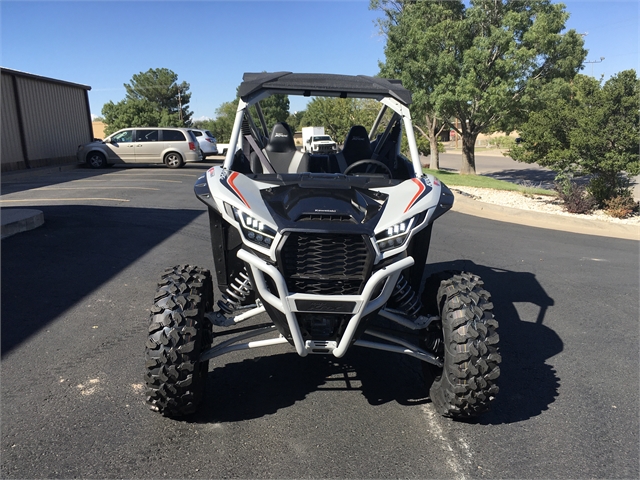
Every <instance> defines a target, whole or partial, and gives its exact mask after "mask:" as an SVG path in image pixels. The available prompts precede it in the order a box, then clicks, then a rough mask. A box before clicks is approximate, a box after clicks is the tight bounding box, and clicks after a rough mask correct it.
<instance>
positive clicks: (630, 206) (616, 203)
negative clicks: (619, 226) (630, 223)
mask: <svg viewBox="0 0 640 480" xmlns="http://www.w3.org/2000/svg"><path fill="white" fill-rule="evenodd" d="M639 208H640V203H638V202H636V201H635V200H634V199H633V198H632V197H631V195H618V196H616V197H613V198H610V199H608V200H605V202H604V211H605V212H607V214H609V215H611V216H612V217H615V218H627V217H628V216H629V215H631V214H632V213H633V212H637V211H638V209H639Z"/></svg>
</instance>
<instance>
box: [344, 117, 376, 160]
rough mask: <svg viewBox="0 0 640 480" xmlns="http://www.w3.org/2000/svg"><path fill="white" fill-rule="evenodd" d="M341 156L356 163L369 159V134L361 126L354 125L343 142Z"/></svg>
mask: <svg viewBox="0 0 640 480" xmlns="http://www.w3.org/2000/svg"><path fill="white" fill-rule="evenodd" d="M342 154H343V155H344V157H345V158H346V159H347V160H351V161H357V160H362V159H363V158H371V142H369V134H368V133H367V130H366V129H365V128H364V127H363V126H362V125H354V126H353V127H351V130H349V133H347V138H345V140H344V147H343V148H342Z"/></svg>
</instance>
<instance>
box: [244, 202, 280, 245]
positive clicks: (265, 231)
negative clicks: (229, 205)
mask: <svg viewBox="0 0 640 480" xmlns="http://www.w3.org/2000/svg"><path fill="white" fill-rule="evenodd" d="M233 214H234V215H235V217H236V220H238V222H240V228H241V229H242V235H243V236H244V238H246V239H247V240H249V241H250V242H252V243H255V244H257V245H260V246H261V247H264V248H270V247H271V244H272V243H273V239H274V238H275V237H276V233H277V232H276V231H275V230H274V229H273V228H271V227H270V226H269V225H267V224H265V223H264V222H263V221H262V220H258V219H257V218H254V217H252V216H251V215H249V214H247V213H244V212H241V211H240V210H238V209H237V208H235V207H233Z"/></svg>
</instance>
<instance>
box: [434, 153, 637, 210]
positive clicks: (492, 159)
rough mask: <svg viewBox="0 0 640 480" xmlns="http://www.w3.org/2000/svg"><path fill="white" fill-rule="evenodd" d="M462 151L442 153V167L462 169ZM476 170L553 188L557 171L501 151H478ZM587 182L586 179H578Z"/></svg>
mask: <svg viewBox="0 0 640 480" xmlns="http://www.w3.org/2000/svg"><path fill="white" fill-rule="evenodd" d="M461 163H462V153H461V152H453V151H449V152H447V153H441V154H440V168H442V169H448V170H456V171H458V170H460V166H461ZM476 172H477V173H478V174H479V175H488V176H491V177H493V178H497V179H499V180H505V181H507V182H512V183H519V184H524V185H527V186H535V187H542V188H546V189H548V190H553V187H554V179H555V175H556V174H555V172H553V171H552V170H549V169H547V168H544V167H540V166H538V165H536V164H528V163H522V162H516V161H515V160H513V159H511V158H510V157H505V156H504V155H502V154H501V153H499V152H492V151H479V152H476ZM576 181H579V182H581V183H586V179H580V178H578V179H576ZM631 187H632V189H633V196H634V198H635V199H636V200H637V201H640V175H638V176H636V177H632V178H631Z"/></svg>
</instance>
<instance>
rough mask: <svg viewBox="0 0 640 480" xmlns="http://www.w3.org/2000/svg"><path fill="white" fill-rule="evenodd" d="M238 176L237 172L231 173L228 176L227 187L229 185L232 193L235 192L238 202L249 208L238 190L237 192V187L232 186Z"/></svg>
mask: <svg viewBox="0 0 640 480" xmlns="http://www.w3.org/2000/svg"><path fill="white" fill-rule="evenodd" d="M238 175H240V174H239V173H238V172H233V173H232V174H231V175H229V185H231V188H233V191H234V192H236V194H237V195H238V196H239V197H240V200H242V202H243V203H244V204H245V205H246V206H247V207H248V208H251V207H250V206H249V204H248V203H247V200H246V199H245V198H244V197H243V196H242V194H241V193H240V190H238V187H236V186H235V185H234V184H233V181H234V180H235V179H236V177H237V176H238Z"/></svg>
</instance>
